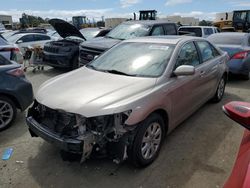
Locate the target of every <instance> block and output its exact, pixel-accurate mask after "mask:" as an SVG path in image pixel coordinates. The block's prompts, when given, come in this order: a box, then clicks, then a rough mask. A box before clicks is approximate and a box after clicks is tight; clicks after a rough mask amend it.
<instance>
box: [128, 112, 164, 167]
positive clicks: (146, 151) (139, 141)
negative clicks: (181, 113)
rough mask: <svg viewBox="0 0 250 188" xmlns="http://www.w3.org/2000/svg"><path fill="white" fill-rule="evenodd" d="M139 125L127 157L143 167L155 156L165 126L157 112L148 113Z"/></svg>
mask: <svg viewBox="0 0 250 188" xmlns="http://www.w3.org/2000/svg"><path fill="white" fill-rule="evenodd" d="M139 126H140V127H138V128H139V129H138V132H137V134H136V136H135V138H134V143H133V146H132V148H131V152H130V153H129V158H130V160H131V162H132V163H133V164H134V165H135V166H137V167H144V166H147V165H149V164H151V163H152V162H153V161H154V160H155V159H156V158H157V156H158V154H159V152H160V148H161V145H162V141H163V138H164V136H165V126H164V121H163V119H162V117H161V116H160V115H158V114H152V115H150V116H149V117H148V118H147V119H145V120H144V121H143V122H142V123H141V124H140V125H139Z"/></svg>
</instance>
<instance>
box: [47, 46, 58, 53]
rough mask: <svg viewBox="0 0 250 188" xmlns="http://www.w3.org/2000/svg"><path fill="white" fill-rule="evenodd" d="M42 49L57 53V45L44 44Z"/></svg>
mask: <svg viewBox="0 0 250 188" xmlns="http://www.w3.org/2000/svg"><path fill="white" fill-rule="evenodd" d="M44 51H45V52H50V53H58V52H59V49H58V47H53V46H44Z"/></svg>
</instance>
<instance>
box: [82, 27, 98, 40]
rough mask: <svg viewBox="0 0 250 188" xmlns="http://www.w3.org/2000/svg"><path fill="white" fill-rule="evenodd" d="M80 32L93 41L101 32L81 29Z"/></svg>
mask: <svg viewBox="0 0 250 188" xmlns="http://www.w3.org/2000/svg"><path fill="white" fill-rule="evenodd" d="M80 32H81V33H82V35H83V36H84V37H85V38H86V39H87V40H89V39H92V38H94V37H95V36H96V35H98V33H99V32H100V31H99V30H98V29H81V30H80Z"/></svg>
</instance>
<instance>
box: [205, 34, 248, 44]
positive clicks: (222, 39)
mask: <svg viewBox="0 0 250 188" xmlns="http://www.w3.org/2000/svg"><path fill="white" fill-rule="evenodd" d="M243 39H244V36H242V35H220V34H215V35H211V36H209V37H208V40H209V41H211V42H212V43H214V44H222V45H223V44H224V45H228V44H229V45H242V43H243Z"/></svg>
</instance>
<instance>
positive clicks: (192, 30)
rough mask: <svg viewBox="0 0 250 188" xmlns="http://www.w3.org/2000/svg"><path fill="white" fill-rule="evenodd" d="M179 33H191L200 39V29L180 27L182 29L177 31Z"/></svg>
mask: <svg viewBox="0 0 250 188" xmlns="http://www.w3.org/2000/svg"><path fill="white" fill-rule="evenodd" d="M179 31H187V32H191V33H194V34H195V36H197V37H202V31H201V28H196V27H182V28H180V29H179Z"/></svg>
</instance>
